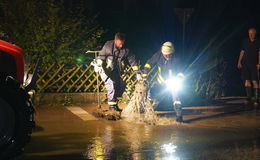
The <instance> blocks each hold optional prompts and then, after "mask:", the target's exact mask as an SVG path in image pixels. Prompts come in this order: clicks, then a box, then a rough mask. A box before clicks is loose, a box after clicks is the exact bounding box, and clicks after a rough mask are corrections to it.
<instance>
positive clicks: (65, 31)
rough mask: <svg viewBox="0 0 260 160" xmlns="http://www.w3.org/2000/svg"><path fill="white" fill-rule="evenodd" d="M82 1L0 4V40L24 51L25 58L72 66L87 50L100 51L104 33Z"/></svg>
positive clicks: (37, 0) (34, 0)
mask: <svg viewBox="0 0 260 160" xmlns="http://www.w3.org/2000/svg"><path fill="white" fill-rule="evenodd" d="M82 4H83V1H82V0H80V1H78V3H77V4H75V5H70V6H69V5H66V3H65V2H64V1H63V0H2V1H1V2H0V20H1V25H0V33H1V34H0V38H1V39H4V40H6V41H9V42H12V43H14V44H16V45H18V46H20V47H22V48H24V50H25V52H26V55H29V57H31V58H32V60H33V61H35V60H36V59H37V58H38V57H41V58H43V62H44V63H45V64H46V63H54V62H57V63H75V62H76V59H77V58H78V57H80V56H81V55H82V54H84V53H85V51H86V50H87V49H93V48H94V49H95V48H100V45H99V39H100V38H101V36H102V34H103V33H104V32H105V31H104V29H102V27H100V26H99V25H98V23H97V15H94V14H92V13H89V12H88V10H87V8H86V7H85V5H82Z"/></svg>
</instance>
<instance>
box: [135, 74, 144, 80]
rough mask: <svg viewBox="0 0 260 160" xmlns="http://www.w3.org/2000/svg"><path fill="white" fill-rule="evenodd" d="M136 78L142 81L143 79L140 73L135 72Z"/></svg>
mask: <svg viewBox="0 0 260 160" xmlns="http://www.w3.org/2000/svg"><path fill="white" fill-rule="evenodd" d="M136 79H137V80H138V81H142V80H143V77H142V75H141V74H140V73H137V74H136Z"/></svg>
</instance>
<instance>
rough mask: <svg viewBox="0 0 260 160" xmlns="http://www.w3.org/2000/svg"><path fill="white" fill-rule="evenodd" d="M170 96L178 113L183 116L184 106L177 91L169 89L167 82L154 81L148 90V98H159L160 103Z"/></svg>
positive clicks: (152, 99)
mask: <svg viewBox="0 0 260 160" xmlns="http://www.w3.org/2000/svg"><path fill="white" fill-rule="evenodd" d="M169 96H170V98H171V100H172V104H173V107H174V110H175V112H176V115H177V116H181V115H182V106H181V103H180V102H181V101H180V99H179V96H178V93H177V92H175V91H170V90H168V88H167V86H166V85H165V84H159V83H158V82H153V83H152V85H151V87H150V89H149V91H148V99H149V100H151V101H154V100H157V101H158V102H159V103H160V102H162V101H164V100H166V99H167V98H168V97H169Z"/></svg>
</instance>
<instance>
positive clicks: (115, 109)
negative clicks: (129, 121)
mask: <svg viewBox="0 0 260 160" xmlns="http://www.w3.org/2000/svg"><path fill="white" fill-rule="evenodd" d="M109 110H111V111H117V112H121V111H122V110H121V109H120V108H119V107H118V105H110V106H109Z"/></svg>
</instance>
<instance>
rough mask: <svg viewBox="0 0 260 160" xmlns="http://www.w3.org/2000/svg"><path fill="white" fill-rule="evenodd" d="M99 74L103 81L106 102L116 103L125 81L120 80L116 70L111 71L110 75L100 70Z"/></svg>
mask: <svg viewBox="0 0 260 160" xmlns="http://www.w3.org/2000/svg"><path fill="white" fill-rule="evenodd" d="M100 76H101V79H102V81H104V83H105V87H106V91H107V100H108V104H109V105H117V101H118V100H117V98H118V97H122V95H123V93H124V91H125V87H126V83H125V82H124V81H123V80H122V78H121V76H120V73H119V72H118V71H112V72H111V74H110V75H106V73H105V72H101V74H100Z"/></svg>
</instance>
